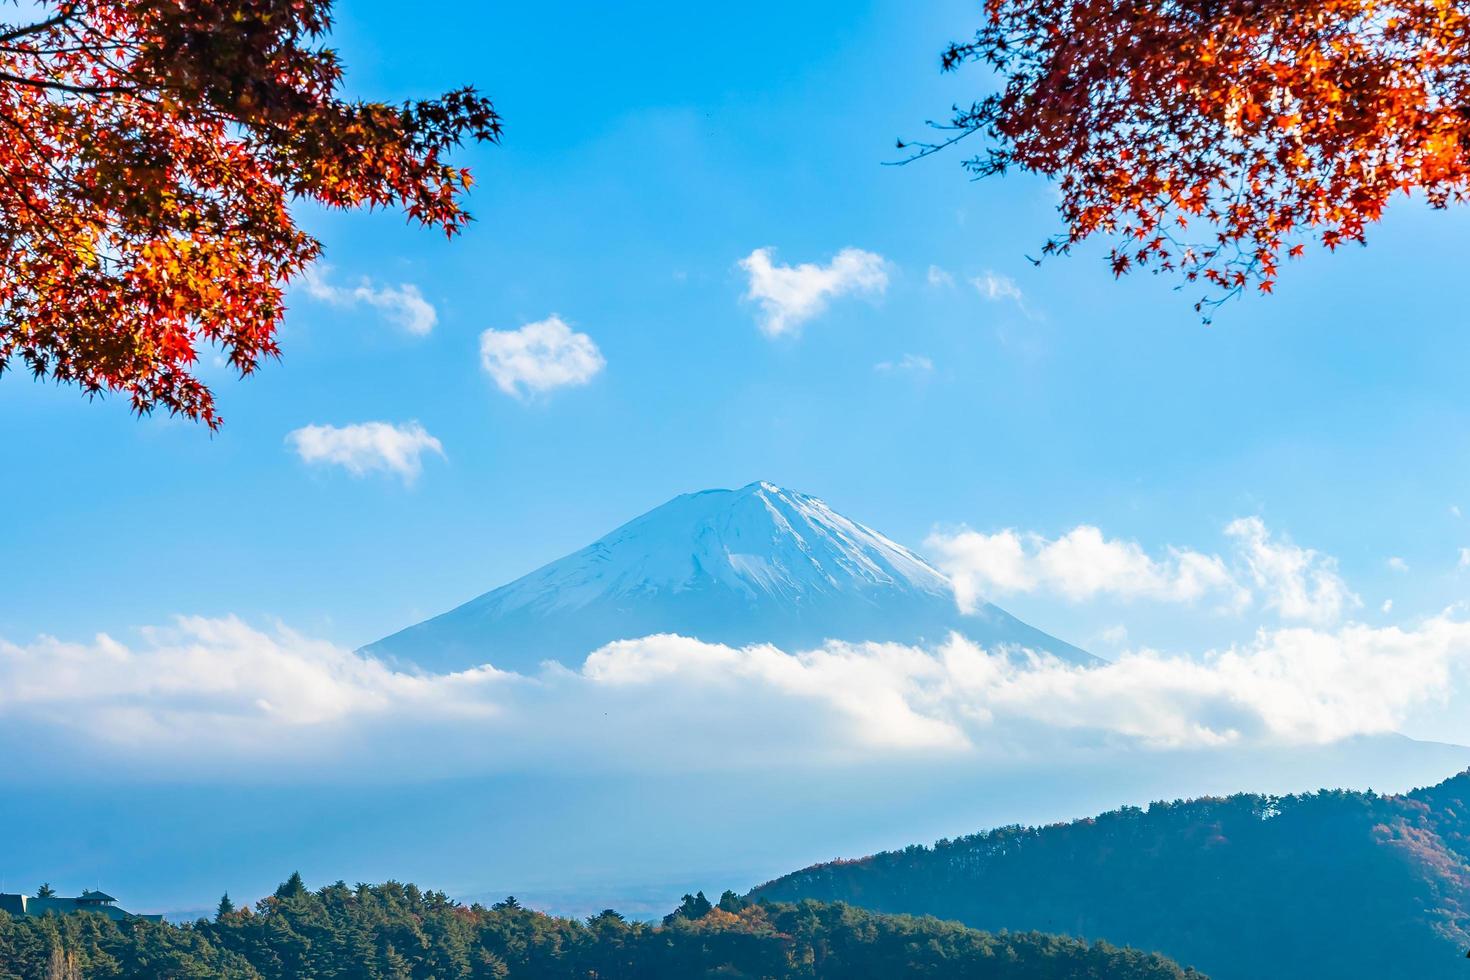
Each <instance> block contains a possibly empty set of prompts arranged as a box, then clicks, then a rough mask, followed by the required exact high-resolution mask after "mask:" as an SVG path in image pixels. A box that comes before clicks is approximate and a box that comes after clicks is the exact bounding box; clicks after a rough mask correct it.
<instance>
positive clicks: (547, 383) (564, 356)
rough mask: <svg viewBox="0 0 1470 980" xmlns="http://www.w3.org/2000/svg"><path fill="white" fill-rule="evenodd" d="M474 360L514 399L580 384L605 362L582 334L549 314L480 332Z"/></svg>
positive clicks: (590, 340)
mask: <svg viewBox="0 0 1470 980" xmlns="http://www.w3.org/2000/svg"><path fill="white" fill-rule="evenodd" d="M480 364H481V366H482V367H484V369H485V373H487V374H489V375H490V377H491V378H492V379H494V381H495V385H496V387H498V388H499V389H500V390H501V391H503V392H505V393H506V394H507V395H513V396H515V397H517V398H520V397H522V396H523V395H525V394H526V393H528V392H529V393H539V392H544V391H550V390H552V389H553V388H562V387H566V386H568V385H584V384H586V383H587V382H589V381H591V380H592V379H593V378H595V377H596V376H597V375H598V374H599V373H600V372H601V371H602V369H603V368H604V367H606V366H607V361H605V360H603V357H602V351H600V350H598V349H597V344H595V343H593V341H592V338H591V337H589V336H587V335H586V334H585V333H576V332H574V331H573V330H572V328H571V327H570V326H568V325H567V323H566V322H565V321H564V320H562V318H561V317H559V316H557V315H556V314H555V313H553V314H552V315H551V316H549V317H547V318H546V319H545V320H537V321H536V322H535V323H528V324H526V325H525V326H523V327H521V328H520V329H519V330H486V331H485V332H484V333H482V334H480Z"/></svg>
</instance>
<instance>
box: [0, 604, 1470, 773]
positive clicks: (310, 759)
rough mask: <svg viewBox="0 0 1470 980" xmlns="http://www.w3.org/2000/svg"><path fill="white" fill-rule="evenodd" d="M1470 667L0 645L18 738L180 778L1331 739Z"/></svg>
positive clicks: (211, 634)
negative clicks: (553, 658)
mask: <svg viewBox="0 0 1470 980" xmlns="http://www.w3.org/2000/svg"><path fill="white" fill-rule="evenodd" d="M1467 663H1470V622H1465V621H1461V620H1458V619H1454V618H1451V617H1449V616H1448V615H1445V616H1440V617H1437V618H1435V619H1431V620H1429V621H1427V622H1425V623H1423V624H1421V625H1419V626H1417V627H1415V628H1409V629H1400V628H1376V629H1375V628H1369V627H1366V626H1361V625H1353V626H1348V627H1345V628H1342V629H1338V630H1335V631H1324V630H1319V629H1315V628H1307V627H1297V628H1290V629H1280V630H1275V631H1262V632H1261V633H1259V634H1258V635H1257V636H1256V637H1255V639H1253V640H1252V641H1251V642H1249V643H1247V644H1244V645H1241V646H1236V647H1231V648H1228V649H1225V650H1223V651H1217V652H1212V653H1209V654H1206V655H1204V656H1202V657H1200V658H1197V659H1196V658H1190V657H1182V656H1165V655H1162V654H1157V653H1153V652H1148V651H1144V652H1131V653H1124V654H1123V655H1122V656H1120V658H1119V659H1118V660H1116V661H1114V662H1112V663H1109V664H1105V665H1103V666H1099V667H1093V668H1083V667H1076V666H1072V665H1068V664H1064V663H1062V662H1060V661H1056V660H1053V659H1050V658H1036V657H1030V656H1006V655H996V654H991V653H988V652H987V651H985V650H983V649H981V648H979V647H977V646H975V645H974V644H971V643H970V642H968V641H966V640H963V639H961V638H959V637H951V638H950V639H949V640H948V641H946V642H944V643H942V644H940V645H938V646H937V647H932V648H924V649H921V648H917V647H910V646H902V645H897V644H847V643H828V644H826V645H825V646H822V647H821V648H818V649H814V650H806V651H800V652H788V651H784V650H780V649H777V648H775V647H772V646H766V645H756V646H750V647H744V648H734V647H728V646H723V645H720V644H710V643H702V642H700V641H698V640H693V639H687V638H684V637H679V636H669V635H664V636H652V637H645V638H642V639H638V640H627V641H622V642H618V643H613V644H610V645H608V646H606V647H603V648H602V649H600V650H597V651H594V652H593V653H591V654H590V655H589V656H588V657H587V659H586V661H585V663H583V664H581V665H580V669H567V668H561V667H556V666H554V665H553V666H548V667H547V668H545V669H544V670H543V672H542V673H541V674H539V675H537V676H535V677H526V676H521V675H517V674H510V673H505V672H501V671H497V670H495V669H493V668H491V667H489V666H486V667H481V668H477V669H474V670H467V671H462V672H457V673H449V674H421V673H415V672H409V671H406V670H401V669H395V668H393V667H390V666H388V665H386V664H384V663H382V662H379V661H377V660H374V659H372V658H370V657H366V656H363V655H361V654H358V653H353V652H350V651H347V650H345V649H342V648H340V647H337V646H335V645H333V644H330V643H326V642H323V641H320V640H313V639H310V638H307V637H305V636H302V635H301V634H299V633H296V632H293V631H291V630H289V629H286V628H284V627H276V628H275V629H273V630H271V631H262V630H258V629H255V628H253V627H250V626H248V625H246V624H244V623H242V622H241V621H239V620H238V619H234V618H224V619H205V618H198V617H189V618H180V619H179V620H177V621H176V622H175V623H174V625H172V626H170V627H167V628H163V629H149V630H144V631H143V632H142V642H141V643H140V644H135V645H131V646H130V645H127V644H123V643H120V642H118V641H117V640H115V639H112V638H111V637H108V636H105V635H103V636H98V637H97V638H96V639H95V640H94V641H92V642H90V643H64V642H61V641H59V640H55V639H50V638H42V639H40V640H37V641H36V642H34V643H32V644H29V645H24V646H19V645H15V644H10V643H5V642H3V641H0V730H5V729H12V728H13V729H14V730H17V731H19V730H24V731H26V733H27V737H28V739H30V740H31V741H32V742H33V743H34V742H36V741H37V740H38V739H41V740H44V741H45V743H46V744H52V743H56V742H58V741H65V740H67V739H70V740H71V744H73V745H75V747H76V754H77V755H78V756H83V755H85V756H88V757H95V756H96V755H97V754H98V753H99V752H105V753H107V754H109V755H111V756H116V757H118V758H122V759H126V760H129V762H130V764H133V765H138V766H149V765H153V766H158V765H163V766H168V767H170V771H176V770H175V769H174V767H175V766H176V765H190V764H192V765H196V766H199V767H202V768H205V769H215V768H217V767H218V766H219V765H220V764H221V760H222V758H235V757H238V758H240V759H243V760H255V761H260V760H268V761H271V760H273V764H290V765H308V764H327V765H330V766H332V767H333V768H334V771H337V770H339V768H340V766H342V765H347V764H351V765H356V766H362V767H371V768H372V769H373V771H375V772H383V771H387V770H388V769H389V768H391V767H394V766H398V767H402V768H405V769H407V770H409V771H422V769H423V767H424V766H425V765H426V764H429V763H430V762H431V763H432V764H433V765H435V766H436V767H441V768H443V767H461V768H463V767H468V766H487V765H488V766H522V765H527V764H531V765H538V766H552V767H554V766H557V765H567V766H586V765H589V764H590V765H594V766H599V767H601V766H605V765H621V766H632V767H661V766H678V767H681V768H685V769H687V768H690V767H695V768H719V767H724V766H728V765H761V766H768V765H769V764H770V763H771V760H772V759H780V760H781V761H782V762H783V763H800V762H830V761H839V760H847V761H852V762H859V761H863V760H867V759H870V758H872V757H873V755H874V754H875V753H916V752H917V753H929V754H934V753H939V754H942V755H946V756H953V755H954V754H956V753H958V754H966V753H969V754H974V755H984V754H991V755H994V754H996V753H1001V754H1006V753H1015V752H1024V751H1026V750H1025V749H1024V746H1027V745H1035V744H1037V742H1036V741H1035V738H1036V737H1037V736H1044V735H1045V733H1047V732H1050V733H1053V734H1057V733H1067V732H1072V733H1078V732H1081V733H1089V734H1090V735H1097V734H1101V735H1103V736H1106V737H1108V738H1113V739H1119V740H1122V741H1123V742H1125V743H1140V744H1144V745H1149V746H1155V747H1199V746H1218V745H1231V744H1265V745H1277V744H1303V743H1306V744H1320V743H1326V742H1330V741H1333V740H1336V739H1340V738H1344V737H1347V736H1352V735H1360V734H1372V733H1382V732H1389V731H1394V730H1396V729H1397V728H1399V727H1400V726H1402V724H1403V723H1404V721H1405V720H1406V719H1407V718H1409V717H1411V716H1412V715H1413V714H1414V713H1415V712H1416V711H1418V710H1421V709H1423V708H1425V707H1426V706H1433V705H1435V704H1439V703H1445V702H1446V701H1447V699H1448V697H1449V692H1450V691H1451V689H1452V680H1453V679H1454V678H1455V677H1457V676H1459V672H1460V671H1461V670H1463V668H1464V667H1465V666H1466V665H1467ZM737 723H738V724H741V725H742V726H743V727H742V728H741V732H742V735H741V738H740V739H737V740H735V741H733V742H732V741H731V740H730V739H729V736H728V732H729V730H730V726H731V725H734V724H737ZM451 736H452V737H451ZM1043 741H1045V740H1044V739H1043ZM1016 747H1021V748H1016ZM431 749H432V751H430V750H431ZM426 760H428V761H426Z"/></svg>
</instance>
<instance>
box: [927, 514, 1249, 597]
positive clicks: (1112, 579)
mask: <svg viewBox="0 0 1470 980" xmlns="http://www.w3.org/2000/svg"><path fill="white" fill-rule="evenodd" d="M925 547H926V549H927V550H928V552H929V554H930V555H932V556H933V557H934V558H935V560H936V562H937V563H938V565H939V567H940V568H941V569H943V570H944V571H945V573H947V574H948V575H949V576H950V578H951V579H952V580H953V581H954V584H955V593H956V596H957V597H958V598H959V601H960V605H961V607H963V608H965V609H973V608H975V606H976V605H978V604H979V603H980V602H982V601H983V598H984V596H985V595H986V594H987V593H991V592H996V593H1016V592H1037V591H1047V592H1055V593H1059V594H1061V595H1062V596H1064V597H1066V598H1068V599H1071V600H1073V601H1083V600H1088V599H1094V598H1098V597H1102V596H1110V597H1113V598H1119V599H1152V600H1156V601H1161V602H1185V603H1188V602H1195V601H1197V600H1200V599H1203V598H1205V597H1206V596H1209V595H1218V596H1220V597H1221V598H1223V599H1224V600H1225V601H1226V602H1228V603H1229V604H1232V605H1238V604H1240V602H1241V601H1242V598H1243V593H1242V589H1241V587H1240V585H1239V584H1238V583H1237V582H1236V580H1235V577H1234V575H1233V574H1232V573H1231V571H1230V570H1229V569H1228V568H1227V567H1226V565H1225V562H1224V561H1223V560H1222V559H1220V558H1219V557H1218V556H1214V555H1205V554H1201V553H1200V552H1197V551H1191V550H1188V549H1182V548H1170V549H1169V551H1168V553H1167V555H1165V556H1163V557H1160V558H1157V559H1155V558H1152V557H1150V556H1149V555H1148V554H1147V553H1146V552H1145V551H1144V550H1143V548H1142V547H1141V546H1139V545H1138V543H1137V542H1133V541H1123V540H1120V539H1117V538H1106V537H1104V536H1103V533H1102V531H1100V530H1099V529H1098V528H1096V527H1092V526H1090V525H1081V526H1078V527H1075V528H1073V529H1072V530H1071V531H1068V532H1067V533H1066V534H1064V535H1062V536H1061V537H1059V538H1055V539H1050V540H1049V539H1047V538H1044V537H1042V536H1041V535H1038V534H1024V535H1023V534H1020V533H1018V532H1016V531H1013V530H1004V531H1000V532H998V533H995V534H982V533H980V532H978V531H971V530H961V531H959V532H956V533H951V534H942V533H936V534H932V535H930V536H929V538H928V540H927V541H925Z"/></svg>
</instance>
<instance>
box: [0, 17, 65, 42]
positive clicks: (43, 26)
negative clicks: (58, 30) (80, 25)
mask: <svg viewBox="0 0 1470 980" xmlns="http://www.w3.org/2000/svg"><path fill="white" fill-rule="evenodd" d="M71 19H72V14H71V13H70V12H68V13H64V14H57V15H56V16H55V17H52V18H50V19H49V20H43V21H38V22H36V23H34V24H27V25H26V26H25V27H17V28H14V29H12V30H9V31H6V32H5V33H4V34H0V44H5V43H7V42H9V41H14V40H16V39H17V38H22V37H29V36H30V35H32V34H40V33H41V32H42V31H49V30H50V29H51V28H53V27H60V26H61V25H62V24H65V23H66V22H67V21H69V20H71Z"/></svg>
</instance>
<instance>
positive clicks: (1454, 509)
mask: <svg viewBox="0 0 1470 980" xmlns="http://www.w3.org/2000/svg"><path fill="white" fill-rule="evenodd" d="M1450 516H1451V517H1459V516H1460V505H1459V504H1450Z"/></svg>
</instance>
